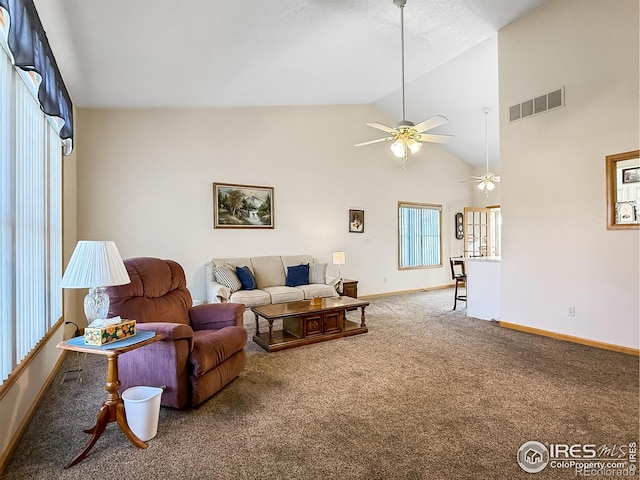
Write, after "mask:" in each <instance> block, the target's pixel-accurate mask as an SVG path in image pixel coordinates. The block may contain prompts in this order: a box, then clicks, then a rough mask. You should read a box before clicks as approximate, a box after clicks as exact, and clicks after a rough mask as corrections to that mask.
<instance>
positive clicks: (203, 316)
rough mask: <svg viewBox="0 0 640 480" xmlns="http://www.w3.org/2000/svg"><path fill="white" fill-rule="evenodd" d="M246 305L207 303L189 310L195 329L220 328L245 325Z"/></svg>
mask: <svg viewBox="0 0 640 480" xmlns="http://www.w3.org/2000/svg"><path fill="white" fill-rule="evenodd" d="M244 310H245V306H244V304H242V303H205V304H204V305H197V306H195V307H192V308H191V310H189V318H190V319H191V326H192V327H193V329H194V330H220V329H221V328H223V327H229V326H238V327H243V326H244V321H243V319H242V316H243V314H244Z"/></svg>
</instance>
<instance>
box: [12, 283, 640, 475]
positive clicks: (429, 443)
mask: <svg viewBox="0 0 640 480" xmlns="http://www.w3.org/2000/svg"><path fill="white" fill-rule="evenodd" d="M452 298H453V292H452V291H451V290H449V289H448V290H440V291H430V292H423V293H416V294H406V295H397V296H389V297H384V298H376V299H372V300H371V305H370V306H369V307H368V308H367V310H366V314H367V325H368V326H369V333H366V334H364V335H358V336H354V337H349V338H345V339H340V340H335V341H331V342H325V343H320V344H315V345H310V346H306V347H301V348H296V349H291V350H285V351H281V352H276V353H266V352H264V351H263V350H262V349H261V348H259V347H257V346H256V345H255V344H254V343H253V342H252V341H249V342H248V344H247V347H246V348H247V353H248V362H247V368H246V370H245V371H244V372H243V374H242V375H241V376H240V377H239V378H238V379H237V380H235V381H234V382H233V383H232V384H230V385H229V386H227V388H225V389H224V390H223V391H222V392H220V393H219V394H217V395H216V396H215V397H214V398H212V399H211V400H209V401H208V402H207V403H205V404H204V405H203V406H202V407H201V408H199V409H197V410H194V409H191V410H185V411H176V410H170V409H166V408H162V409H161V412H160V420H159V427H158V435H157V436H156V438H154V439H152V440H151V441H150V442H149V444H148V445H149V446H148V448H147V449H145V450H139V449H137V448H135V447H133V446H132V445H131V444H130V443H129V441H128V440H127V439H126V438H125V437H124V435H123V434H122V433H121V432H120V430H119V429H118V427H117V426H116V425H115V424H113V423H112V424H110V425H109V426H108V428H107V430H106V432H105V433H104V435H103V436H102V437H101V438H100V439H99V440H98V442H97V444H96V445H95V447H94V448H93V450H92V451H91V452H90V453H89V455H88V456H87V458H86V459H85V460H84V461H82V462H81V463H80V464H78V465H76V466H74V467H71V468H70V469H68V470H64V469H63V467H64V465H65V464H66V463H67V462H68V461H69V460H70V459H71V458H73V457H74V456H75V455H76V454H77V453H78V452H79V451H80V450H82V448H83V446H84V443H85V441H86V438H87V435H86V434H84V433H82V429H84V428H88V427H90V426H92V425H93V423H94V422H95V416H96V413H97V410H98V407H99V406H100V404H101V403H102V401H103V399H104V398H105V391H104V382H105V376H106V360H105V359H104V357H101V356H98V355H90V356H89V357H88V358H87V360H86V364H85V375H84V382H83V383H76V382H66V383H62V384H61V383H60V380H61V378H62V377H61V375H62V373H60V374H58V378H56V381H55V382H54V383H53V384H52V386H51V387H50V388H49V390H48V391H47V393H46V395H45V397H44V401H43V402H42V404H41V406H40V407H39V408H38V410H37V412H36V414H35V416H34V418H33V421H32V422H31V424H30V425H29V427H28V429H27V432H26V434H25V435H24V437H23V438H22V440H21V441H20V444H19V445H18V447H17V449H16V452H15V455H14V457H13V459H12V461H11V462H10V463H9V465H8V467H7V469H6V471H5V474H4V475H3V476H2V479H16V480H17V479H27V478H29V479H30V478H34V479H35V478H37V479H86V478H93V479H102V478H120V479H142V480H144V479H150V480H151V479H152V480H162V479H172V480H179V479H274V480H275V479H278V480H280V479H301V480H306V479H309V480H316V479H518V478H523V479H524V478H529V479H530V478H535V479H536V480H538V479H540V480H542V479H568V478H573V477H574V476H575V472H574V471H573V470H571V469H557V468H556V469H554V468H551V467H550V466H548V467H547V468H546V469H545V470H544V471H542V472H540V473H537V474H529V473H526V472H524V471H523V470H521V469H520V467H519V466H518V464H517V462H516V455H517V451H518V448H519V447H520V446H521V445H522V444H523V443H524V442H526V441H529V440H537V441H540V442H542V443H545V444H557V443H570V444H573V443H583V444H585V443H589V444H596V445H607V446H613V445H628V444H629V443H630V442H636V444H637V443H638V436H639V435H638V427H639V425H638V413H639V412H638V410H639V407H638V390H639V387H638V374H639V372H638V358H637V357H634V356H629V355H624V354H620V353H615V352H609V351H605V350H600V349H596V348H591V347H586V346H581V345H576V344H570V343H565V342H561V341H558V340H553V339H549V338H544V337H539V336H535V335H530V334H526V333H521V332H516V331H512V330H508V329H504V328H501V327H499V326H498V325H497V324H496V323H492V322H486V321H482V320H476V319H473V318H469V317H466V316H465V310H464V304H463V308H462V309H459V310H458V311H456V312H452V311H451V310H450V309H451V306H452ZM349 317H350V318H351V319H352V320H355V319H357V318H359V312H350V313H349ZM245 325H246V327H247V329H249V330H250V331H251V330H252V328H253V316H252V315H251V314H250V313H247V314H246V316H245ZM73 359H74V357H73V356H72V355H69V356H68V358H67V360H65V363H66V364H65V365H63V369H62V371H64V370H65V369H66V368H67V367H68V366H69V364H70V362H71V361H72V360H73ZM636 475H637V472H636ZM592 478H593V477H592Z"/></svg>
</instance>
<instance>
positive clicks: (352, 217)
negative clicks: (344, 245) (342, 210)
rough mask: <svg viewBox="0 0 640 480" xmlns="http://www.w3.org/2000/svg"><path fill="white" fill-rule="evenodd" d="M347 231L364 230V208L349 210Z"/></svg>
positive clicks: (357, 231) (356, 231)
mask: <svg viewBox="0 0 640 480" xmlns="http://www.w3.org/2000/svg"><path fill="white" fill-rule="evenodd" d="M349 232H352V233H362V232H364V210H349Z"/></svg>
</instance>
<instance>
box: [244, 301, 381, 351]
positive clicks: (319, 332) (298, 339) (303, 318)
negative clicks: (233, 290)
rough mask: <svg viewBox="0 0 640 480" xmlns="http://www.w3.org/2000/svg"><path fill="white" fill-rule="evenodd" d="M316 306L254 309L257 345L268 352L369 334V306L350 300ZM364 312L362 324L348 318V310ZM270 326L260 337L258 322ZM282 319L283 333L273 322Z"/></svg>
mask: <svg viewBox="0 0 640 480" xmlns="http://www.w3.org/2000/svg"><path fill="white" fill-rule="evenodd" d="M321 300H322V303H318V304H317V305H316V304H314V301H313V300H302V301H299V302H287V303H278V304H275V305H263V306H261V307H253V308H251V311H252V312H253V313H254V315H255V316H256V333H255V335H254V336H253V341H254V342H255V343H257V344H258V345H260V346H261V347H262V348H264V349H265V350H266V351H267V352H275V351H278V350H284V349H285V348H292V347H299V346H301V345H309V344H311V343H317V342H325V341H327V340H334V339H336V338H342V337H348V336H351V335H358V334H360V333H366V332H368V331H369V329H368V328H367V325H366V323H365V318H364V309H365V308H366V307H367V306H368V305H369V302H363V301H362V300H357V299H355V298H350V297H330V298H323V299H321ZM358 308H359V309H360V312H361V313H360V323H356V322H351V321H349V320H347V318H346V312H347V310H355V309H358ZM260 317H262V318H264V319H265V320H267V322H269V331H268V332H263V333H260V329H259V326H258V319H259V318H260ZM278 319H282V330H276V331H274V330H273V322H274V321H275V320H278Z"/></svg>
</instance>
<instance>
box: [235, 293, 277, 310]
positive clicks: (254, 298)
mask: <svg viewBox="0 0 640 480" xmlns="http://www.w3.org/2000/svg"><path fill="white" fill-rule="evenodd" d="M229 301H230V302H234V303H244V304H245V305H246V306H247V307H257V306H260V305H269V304H270V303H271V295H269V294H268V293H267V292H265V291H264V290H258V289H255V290H238V291H237V292H234V293H232V294H231V296H230V297H229Z"/></svg>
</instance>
